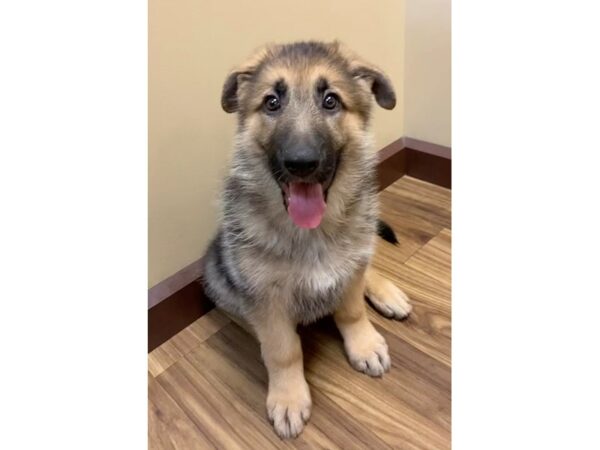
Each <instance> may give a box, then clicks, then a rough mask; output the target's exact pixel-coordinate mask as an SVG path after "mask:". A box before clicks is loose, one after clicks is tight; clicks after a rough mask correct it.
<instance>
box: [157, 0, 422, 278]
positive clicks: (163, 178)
mask: <svg viewBox="0 0 600 450" xmlns="http://www.w3.org/2000/svg"><path fill="white" fill-rule="evenodd" d="M411 1H416V0H411ZM403 30H404V1H401V0H378V1H376V2H371V1H367V0H321V1H318V2H316V1H314V2H308V1H285V0H253V1H245V0H226V1H223V0H219V1H217V0H177V1H173V0H169V1H167V0H150V2H149V54H148V59H149V124H148V126H149V136H148V137H149V170H150V173H149V284H150V286H153V285H155V284H156V283H158V282H159V281H161V280H163V279H165V278H166V277H168V276H170V275H172V274H173V273H175V272H177V271H178V270H179V269H181V268H183V267H185V266H186V265H187V264H189V263H191V262H193V261H195V260H196V259H198V258H199V257H200V256H201V255H202V254H203V252H204V250H205V247H206V245H207V244H208V241H209V239H210V237H211V235H212V233H213V231H214V229H215V226H216V211H217V209H216V198H217V193H218V188H219V186H220V180H221V178H222V176H223V174H224V173H225V166H226V163H227V161H228V158H229V154H230V149H231V142H232V137H233V132H234V125H235V118H234V116H231V115H227V114H226V113H225V112H223V111H222V110H221V107H220V92H221V87H222V83H223V81H224V79H225V75H226V74H227V72H228V71H229V70H230V69H231V68H232V67H233V66H234V65H236V64H237V63H239V62H241V61H242V60H243V59H244V58H245V57H246V56H247V55H248V54H249V53H250V52H251V51H252V50H253V49H254V48H256V47H258V46H260V45H262V44H264V43H266V42H287V41H294V40H299V39H323V40H332V39H339V40H341V41H343V42H345V43H346V44H348V45H349V46H350V47H351V48H353V49H354V50H355V51H357V52H358V53H359V54H362V55H363V56H364V57H365V58H367V59H369V60H370V61H372V62H373V63H374V64H377V65H379V66H380V67H381V68H382V69H384V71H385V72H386V73H387V74H388V75H389V76H390V78H391V79H392V81H393V83H394V85H395V87H396V91H397V94H398V103H397V104H398V106H397V107H396V109H395V110H393V111H384V110H381V109H379V108H377V109H376V113H375V117H374V121H373V124H374V131H375V137H376V147H377V148H380V147H382V146H384V145H386V144H388V143H389V142H391V141H393V140H395V139H397V138H398V137H400V136H402V135H403V134H404V130H403V124H404V116H403V104H404V101H403V89H402V85H403V79H404V78H403V71H404V67H403V61H404V55H403V53H404V33H403Z"/></svg>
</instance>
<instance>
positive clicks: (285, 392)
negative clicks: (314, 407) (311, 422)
mask: <svg viewBox="0 0 600 450" xmlns="http://www.w3.org/2000/svg"><path fill="white" fill-rule="evenodd" d="M302 381H303V383H298V384H294V385H287V386H285V387H282V388H278V389H275V388H272V389H269V394H268V396H267V413H268V415H269V420H270V421H271V423H272V424H273V428H274V429H275V432H276V433H277V435H278V436H279V437H280V438H282V439H289V438H295V437H296V436H298V435H299V434H300V433H301V432H302V430H303V429H304V424H305V423H306V422H307V421H308V419H309V418H310V410H311V399H310V390H309V389H308V384H306V381H305V380H302Z"/></svg>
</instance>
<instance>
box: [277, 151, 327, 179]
mask: <svg viewBox="0 0 600 450" xmlns="http://www.w3.org/2000/svg"><path fill="white" fill-rule="evenodd" d="M283 166H284V167H285V169H286V170H287V171H288V172H289V173H290V174H292V175H294V176H296V177H307V176H308V175H310V174H312V173H313V172H314V171H315V170H317V168H318V167H319V151H318V150H317V149H315V148H311V147H308V146H307V147H301V148H298V147H296V148H294V149H291V151H287V152H285V154H284V158H283Z"/></svg>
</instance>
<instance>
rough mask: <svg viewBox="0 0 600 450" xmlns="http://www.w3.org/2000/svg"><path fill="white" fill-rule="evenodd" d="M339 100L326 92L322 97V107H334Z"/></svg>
mask: <svg viewBox="0 0 600 450" xmlns="http://www.w3.org/2000/svg"><path fill="white" fill-rule="evenodd" d="M338 103H339V100H338V98H337V97H336V96H335V94H327V95H326V96H325V98H324V99H323V108H325V109H335V108H336V107H337V106H338Z"/></svg>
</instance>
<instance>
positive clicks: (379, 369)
mask: <svg viewBox="0 0 600 450" xmlns="http://www.w3.org/2000/svg"><path fill="white" fill-rule="evenodd" d="M344 344H345V347H346V353H347V355H348V360H349V361H350V364H351V365H352V367H354V368H355V369H356V370H358V371H359V372H363V373H366V374H367V375H371V376H372V377H380V376H382V375H383V374H384V373H385V372H387V371H388V370H390V366H391V365H392V363H391V360H390V355H389V352H388V346H387V343H386V342H385V339H384V338H383V336H382V335H381V334H379V333H378V332H377V331H376V330H375V329H374V328H372V327H370V328H369V331H368V332H365V333H362V335H361V336H355V337H354V338H353V339H350V340H347V341H346V342H345V343H344Z"/></svg>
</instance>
